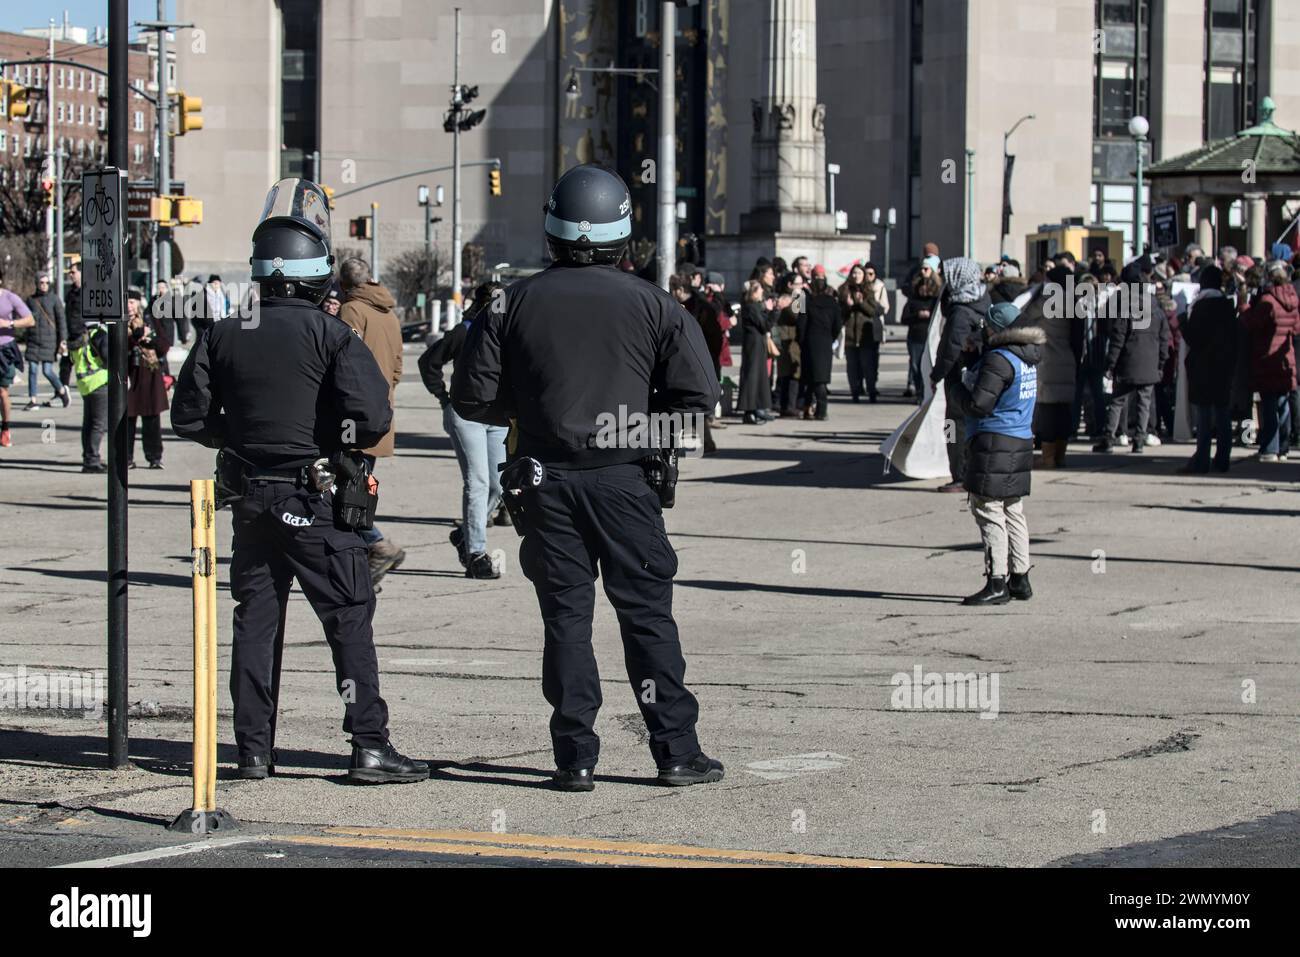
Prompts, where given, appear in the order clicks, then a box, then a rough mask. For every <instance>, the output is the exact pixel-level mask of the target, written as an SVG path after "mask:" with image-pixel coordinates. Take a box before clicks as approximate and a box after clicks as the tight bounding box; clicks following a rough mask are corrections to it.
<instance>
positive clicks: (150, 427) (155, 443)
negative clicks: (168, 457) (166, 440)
mask: <svg viewBox="0 0 1300 957" xmlns="http://www.w3.org/2000/svg"><path fill="white" fill-rule="evenodd" d="M137 418H138V419H139V421H140V423H141V429H140V431H141V433H142V444H143V445H144V458H145V461H146V462H148V463H149V464H150V465H152V464H153V463H154V462H161V461H162V457H163V437H162V416H161V415H141V416H132V417H130V418H128V419H127V420H126V435H127V441H128V442H129V443H130V448H131V461H132V462H134V461H135V433H136V420H137Z"/></svg>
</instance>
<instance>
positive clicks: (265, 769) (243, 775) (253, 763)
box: [235, 754, 275, 781]
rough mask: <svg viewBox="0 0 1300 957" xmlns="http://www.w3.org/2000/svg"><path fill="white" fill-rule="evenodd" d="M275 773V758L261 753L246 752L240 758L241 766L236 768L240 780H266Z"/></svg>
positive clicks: (236, 775) (236, 774)
mask: <svg viewBox="0 0 1300 957" xmlns="http://www.w3.org/2000/svg"><path fill="white" fill-rule="evenodd" d="M273 774H275V760H274V758H266V757H263V756H262V755H260V754H246V755H241V756H240V758H239V767H237V768H235V777H236V778H237V779H238V780H240V781H265V780H266V779H267V778H268V777H270V776H271V775H273Z"/></svg>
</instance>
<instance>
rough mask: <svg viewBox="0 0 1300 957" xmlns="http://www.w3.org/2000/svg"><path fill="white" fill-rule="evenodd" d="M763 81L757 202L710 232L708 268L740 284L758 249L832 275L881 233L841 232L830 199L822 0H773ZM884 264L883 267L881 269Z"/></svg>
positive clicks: (861, 255) (758, 103)
mask: <svg viewBox="0 0 1300 957" xmlns="http://www.w3.org/2000/svg"><path fill="white" fill-rule="evenodd" d="M763 27H764V34H763V36H764V40H765V52H764V55H763V88H762V96H761V98H760V99H756V100H754V112H753V120H754V140H753V143H754V148H753V184H754V187H753V208H752V209H751V210H750V212H748V213H746V214H742V215H741V217H740V232H739V233H738V234H733V235H715V236H709V237H708V238H707V240H706V242H707V246H706V253H707V259H708V267H709V269H710V270H713V271H717V272H720V273H722V274H723V275H725V276H726V277H727V288H728V289H732V290H736V289H738V288H739V286H740V284H741V283H743V282H744V281H745V280H747V279H748V278H749V275H750V273H751V271H752V270H753V268H754V262H755V261H756V260H757V259H758V258H759V257H760V256H766V257H768V258H771V257H772V256H780V257H782V258H784V259H785V260H786V262H793V261H794V259H795V258H796V257H797V256H807V257H808V258H809V259H811V260H812V261H813V262H815V263H821V264H823V265H824V266H826V270H827V273H828V274H829V275H830V276H831V277H834V276H835V275H836V274H837V273H842V272H846V271H847V268H848V266H850V265H851V264H852V263H854V262H856V261H858V260H865V259H867V258H869V257H870V255H871V244H872V240H874V239H875V236H873V235H869V234H858V235H851V234H847V233H838V232H836V229H835V214H834V212H832V211H829V210H828V209H827V202H826V136H825V128H826V107H825V106H824V105H823V104H821V103H819V102H818V101H817V0H768V7H767V15H766V17H765V19H764V23H763ZM882 271H883V269H882Z"/></svg>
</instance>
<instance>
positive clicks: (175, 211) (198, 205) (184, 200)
mask: <svg viewBox="0 0 1300 957" xmlns="http://www.w3.org/2000/svg"><path fill="white" fill-rule="evenodd" d="M172 215H173V216H174V217H175V219H176V225H177V226H201V225H203V200H201V199H194V198H193V197H192V196H174V197H172Z"/></svg>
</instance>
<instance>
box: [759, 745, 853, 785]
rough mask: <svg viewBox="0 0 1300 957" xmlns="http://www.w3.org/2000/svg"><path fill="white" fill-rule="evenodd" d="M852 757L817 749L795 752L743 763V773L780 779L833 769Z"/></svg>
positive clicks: (771, 779) (772, 779)
mask: <svg viewBox="0 0 1300 957" xmlns="http://www.w3.org/2000/svg"><path fill="white" fill-rule="evenodd" d="M851 760H852V758H846V757H845V756H844V755H842V754H836V753H835V752H834V751H817V752H814V753H812V754H795V755H791V756H790V757H788V758H773V759H771V760H770V761H754V762H753V763H751V764H747V765H745V773H746V774H752V775H754V776H755V777H759V778H766V779H767V780H769V781H781V780H784V779H785V778H793V777H796V776H798V775H800V774H816V773H817V772H819V771H834V770H835V769H836V768H842V767H844V765H845V763H846V762H848V761H851Z"/></svg>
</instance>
